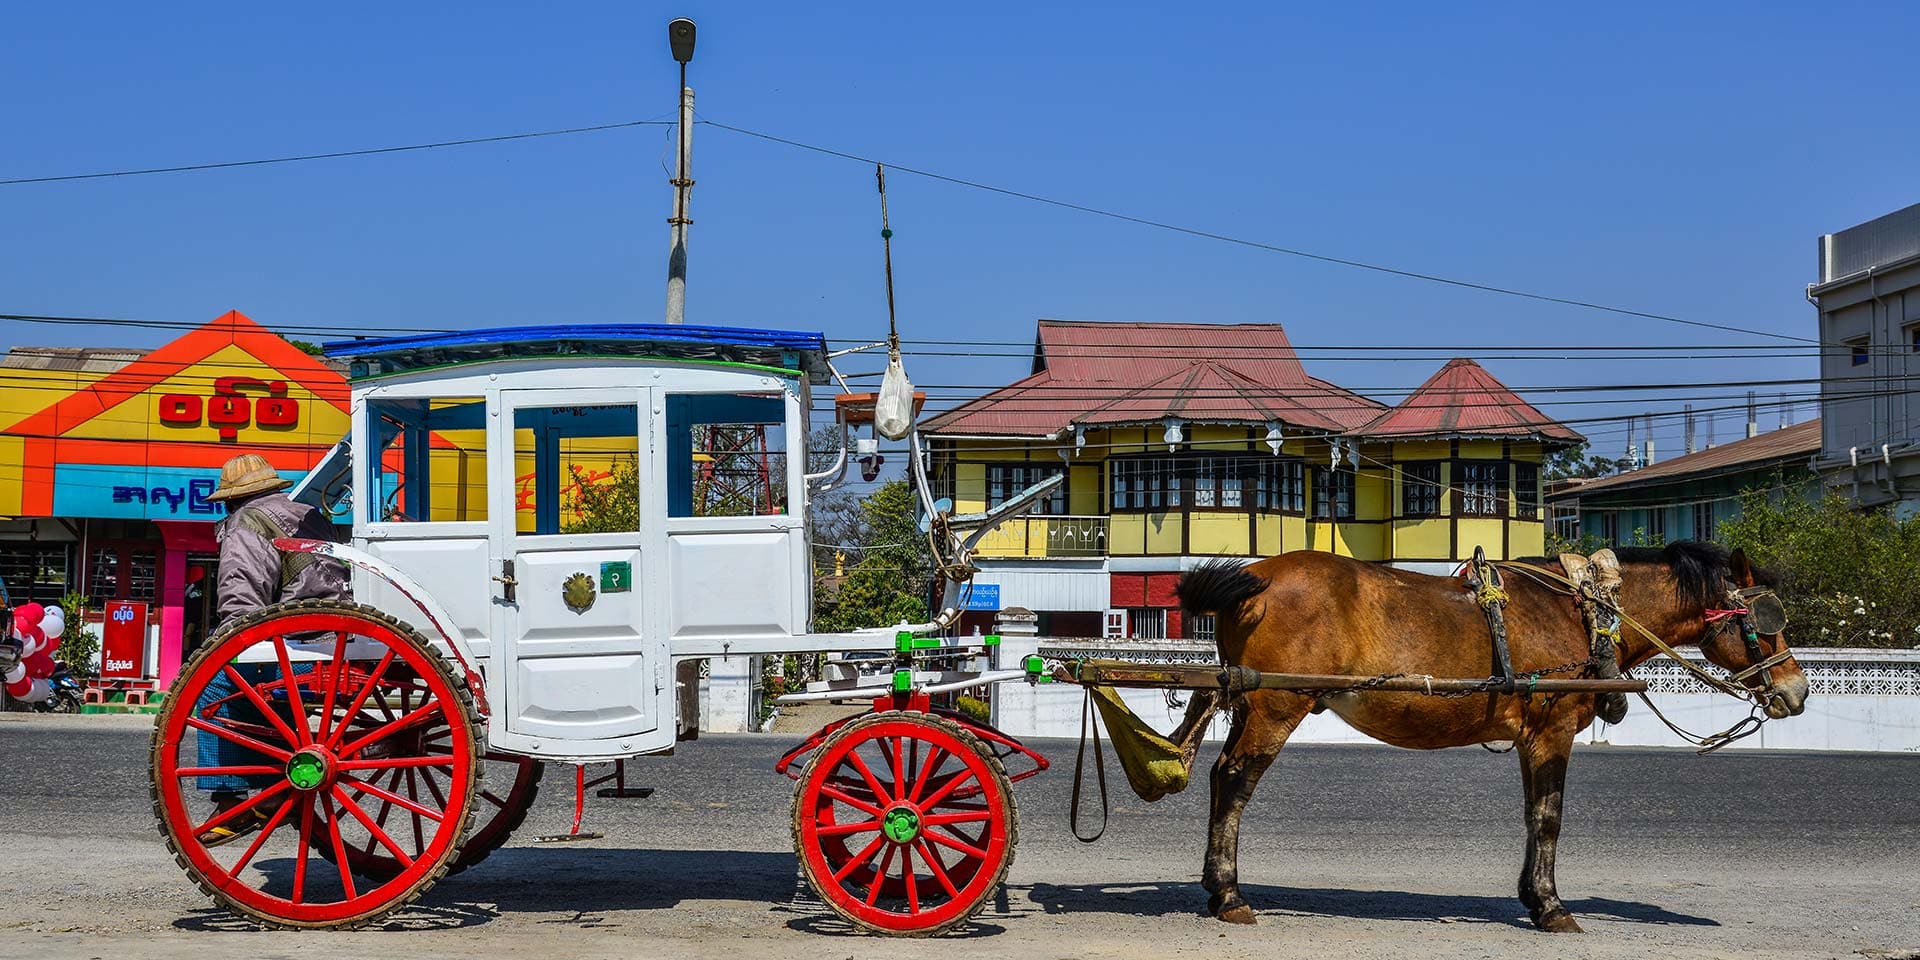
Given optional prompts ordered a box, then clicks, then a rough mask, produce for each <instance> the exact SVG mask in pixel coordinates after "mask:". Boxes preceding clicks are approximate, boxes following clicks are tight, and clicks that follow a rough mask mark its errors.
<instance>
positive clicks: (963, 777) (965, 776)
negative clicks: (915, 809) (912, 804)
mask: <svg viewBox="0 0 1920 960" xmlns="http://www.w3.org/2000/svg"><path fill="white" fill-rule="evenodd" d="M974 776H975V773H974V771H973V768H972V767H967V768H964V769H962V770H961V771H960V772H959V773H956V774H954V775H953V779H951V780H948V781H947V782H946V783H944V784H941V785H940V789H938V790H935V791H934V792H933V795H932V796H930V797H928V798H926V799H925V800H922V801H920V806H921V808H922V809H925V808H927V807H935V806H939V804H940V801H942V800H945V799H946V798H947V795H948V794H951V793H952V792H953V791H954V789H955V788H957V787H959V786H960V785H961V784H963V783H966V782H967V781H968V780H972V779H973V778H974Z"/></svg>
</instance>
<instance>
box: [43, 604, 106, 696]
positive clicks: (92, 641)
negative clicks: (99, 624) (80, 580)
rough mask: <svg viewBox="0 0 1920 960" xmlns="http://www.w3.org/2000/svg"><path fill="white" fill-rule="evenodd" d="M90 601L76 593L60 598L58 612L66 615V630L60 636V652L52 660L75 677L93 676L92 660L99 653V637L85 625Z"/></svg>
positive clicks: (91, 628)
mask: <svg viewBox="0 0 1920 960" xmlns="http://www.w3.org/2000/svg"><path fill="white" fill-rule="evenodd" d="M91 602H92V601H91V600H89V599H88V598H87V597H85V596H82V595H81V594H78V593H69V594H67V595H66V596H64V597H61V598H60V608H61V609H60V612H61V613H63V614H66V617H67V630H66V632H65V633H62V634H61V635H60V650H59V653H58V654H56V655H55V656H54V659H56V660H58V661H60V662H61V663H64V664H66V665H67V672H68V673H71V674H73V675H74V676H76V677H81V678H86V677H91V676H93V675H94V669H93V658H94V655H95V654H97V653H99V652H100V635H99V634H98V633H95V632H94V629H93V627H91V626H89V625H88V624H87V605H88V604H89V603H91Z"/></svg>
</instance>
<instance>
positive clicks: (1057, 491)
mask: <svg viewBox="0 0 1920 960" xmlns="http://www.w3.org/2000/svg"><path fill="white" fill-rule="evenodd" d="M1064 469H1065V468H1064V467H1052V466H1043V465H1041V464H1035V463H992V464H988V465H987V509H988V510H992V509H994V508H996V507H998V506H1000V505H1001V504H1003V503H1006V502H1007V501H1008V500H1012V499H1013V498H1014V497H1017V496H1019V495H1020V491H1022V490H1025V489H1026V488H1028V487H1031V486H1033V485H1034V484H1036V483H1042V482H1044V481H1045V480H1046V479H1047V478H1049V477H1056V476H1059V475H1060V473H1061V471H1062V470H1064ZM1031 512H1032V513H1044V514H1052V515H1054V516H1059V515H1061V514H1064V513H1066V512H1067V485H1066V484H1064V483H1063V484H1061V485H1059V486H1057V487H1054V488H1053V492H1052V493H1049V494H1047V495H1046V496H1044V497H1041V498H1040V499H1039V500H1037V501H1034V504H1033V510H1032V511H1031Z"/></svg>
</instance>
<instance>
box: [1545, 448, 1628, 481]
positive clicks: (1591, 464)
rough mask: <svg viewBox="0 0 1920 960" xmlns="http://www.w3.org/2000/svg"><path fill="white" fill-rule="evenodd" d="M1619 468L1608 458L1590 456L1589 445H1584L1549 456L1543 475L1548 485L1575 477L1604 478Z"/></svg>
mask: <svg viewBox="0 0 1920 960" xmlns="http://www.w3.org/2000/svg"><path fill="white" fill-rule="evenodd" d="M1618 467H1619V464H1618V463H1616V462H1615V461H1613V460H1609V459H1607V458H1606V457H1600V456H1589V455H1588V450H1587V444H1584V443H1583V444H1581V445H1579V446H1577V447H1568V448H1567V449H1565V450H1559V451H1556V452H1554V453H1550V454H1547V458H1546V460H1545V461H1543V462H1542V463H1541V473H1542V474H1543V475H1544V476H1545V478H1546V480H1547V482H1548V483H1553V482H1554V481H1556V480H1570V479H1573V478H1575V477H1579V478H1584V479H1589V480H1590V479H1593V478H1595V477H1604V476H1606V475H1607V474H1610V473H1612V472H1614V470H1616V469H1618Z"/></svg>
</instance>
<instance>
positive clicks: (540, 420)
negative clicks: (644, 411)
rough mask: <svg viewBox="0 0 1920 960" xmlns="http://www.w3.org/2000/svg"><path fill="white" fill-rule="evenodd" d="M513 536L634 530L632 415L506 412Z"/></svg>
mask: <svg viewBox="0 0 1920 960" xmlns="http://www.w3.org/2000/svg"><path fill="white" fill-rule="evenodd" d="M513 477H514V487H515V489H514V500H513V502H514V529H515V530H517V531H519V532H520V533H531V534H535V535H546V534H554V533H631V532H634V531H636V530H639V529H640V408H639V407H638V406H637V405H635V404H631V403H605V404H585V405H581V406H559V407H520V408H517V409H515V410H514V411H513Z"/></svg>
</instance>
